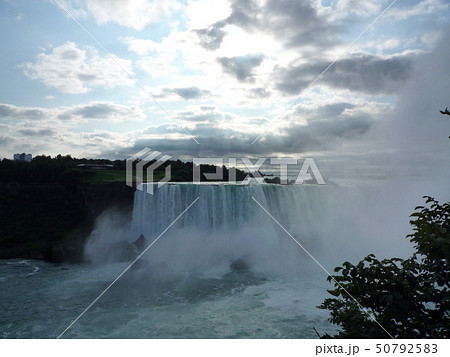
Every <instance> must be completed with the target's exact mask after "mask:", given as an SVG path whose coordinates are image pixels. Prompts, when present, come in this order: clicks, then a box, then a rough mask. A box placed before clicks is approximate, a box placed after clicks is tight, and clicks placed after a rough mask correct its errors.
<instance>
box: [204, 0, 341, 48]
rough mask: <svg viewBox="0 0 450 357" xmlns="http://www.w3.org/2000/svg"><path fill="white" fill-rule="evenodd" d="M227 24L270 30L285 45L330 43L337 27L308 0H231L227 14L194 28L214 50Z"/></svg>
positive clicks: (248, 28)
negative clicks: (217, 19) (205, 25)
mask: <svg viewBox="0 0 450 357" xmlns="http://www.w3.org/2000/svg"><path fill="white" fill-rule="evenodd" d="M231 25H233V26H237V27H239V28H242V29H245V30H246V31H248V32H256V31H258V32H263V33H267V34H270V35H271V36H272V37H273V38H275V39H277V41H281V42H283V43H284V45H285V46H286V47H304V46H311V45H313V46H317V45H327V46H334V45H336V44H337V43H338V41H337V39H336V30H337V28H338V27H337V26H336V25H335V24H332V23H331V22H330V21H328V17H327V16H324V15H322V14H320V13H319V12H318V10H317V9H316V7H315V6H313V3H312V2H311V1H308V0H299V1H291V0H266V1H257V0H233V1H232V2H231V13H230V15H229V16H228V17H226V18H225V19H223V20H220V21H217V22H216V23H214V24H212V25H210V26H208V27H206V28H203V29H197V30H195V33H196V34H197V35H198V37H199V40H200V45H201V46H203V48H205V49H208V50H217V49H218V48H219V47H220V45H221V43H222V41H223V39H224V36H225V35H226V29H227V27H228V26H231Z"/></svg>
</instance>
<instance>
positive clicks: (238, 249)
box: [85, 183, 410, 276]
mask: <svg viewBox="0 0 450 357" xmlns="http://www.w3.org/2000/svg"><path fill="white" fill-rule="evenodd" d="M146 185H149V184H144V185H142V186H141V187H140V189H141V190H136V193H135V200H134V208H133V214H132V219H131V221H130V220H128V221H123V220H121V218H120V216H117V215H115V214H114V213H111V214H105V215H104V216H103V217H101V219H100V220H99V222H98V225H97V228H96V230H94V232H93V234H92V236H91V239H90V240H89V242H88V243H87V245H86V250H85V252H86V257H87V258H88V259H89V260H90V261H92V262H94V263H95V262H96V263H102V262H103V263H104V262H114V261H117V256H118V252H117V250H118V249H119V250H120V249H121V248H120V247H121V245H118V244H117V243H118V242H121V241H127V242H129V243H131V242H133V241H135V240H136V239H137V238H138V237H139V236H140V235H143V236H144V237H145V246H148V245H149V244H150V243H151V242H152V241H153V240H154V239H155V238H156V237H157V236H158V235H160V234H161V233H162V232H163V231H164V230H165V229H166V228H167V227H169V226H170V225H171V224H172V223H173V222H174V220H175V219H176V218H177V217H178V215H180V214H181V213H182V212H183V210H185V209H186V208H187V207H188V206H189V205H190V204H191V203H192V202H194V201H195V200H196V199H197V198H198V200H197V202H195V204H194V205H192V207H191V208H190V209H189V210H188V211H187V212H186V213H185V214H184V215H182V217H180V218H179V220H178V221H177V222H176V223H175V224H174V225H173V227H171V228H170V229H168V230H167V232H165V233H164V235H163V236H162V237H161V238H160V239H159V240H158V242H157V243H156V244H154V246H152V247H151V249H149V251H148V252H146V254H145V255H144V256H143V257H142V258H143V259H144V260H146V262H147V263H148V264H149V270H151V271H152V272H154V273H155V274H157V275H159V276H164V275H171V274H175V275H176V274H186V273H191V272H200V271H201V272H207V271H209V270H216V269H219V270H224V269H227V268H228V267H229V265H230V263H231V262H232V261H234V260H236V259H243V260H245V261H246V263H247V264H248V265H249V266H250V268H251V269H252V270H254V271H264V272H277V273H287V274H291V273H293V274H297V272H298V271H301V269H303V265H304V263H305V261H310V260H311V258H310V257H309V256H308V255H307V254H306V253H305V251H304V250H303V249H302V248H301V247H300V246H299V245H297V244H296V243H295V242H294V241H293V240H292V238H291V237H290V236H289V235H288V234H287V233H286V232H285V231H283V229H282V228H280V227H279V226H278V225H277V223H276V222H274V220H273V219H272V218H271V217H270V216H269V215H268V214H267V213H266V212H264V210H263V209H262V208H261V207H259V205H258V203H259V204H260V205H261V206H262V207H264V208H265V209H266V210H267V211H268V212H269V213H270V214H271V215H272V216H273V217H274V218H275V219H276V220H277V221H278V222H279V223H280V224H281V225H282V226H283V228H284V229H286V230H287V231H288V232H289V233H290V234H291V235H292V236H293V237H294V238H295V239H296V240H297V241H298V243H300V244H301V245H302V247H303V248H304V249H305V250H307V251H308V252H309V253H310V254H312V255H313V256H314V257H316V258H317V259H318V260H319V261H320V262H322V263H323V265H324V266H326V267H327V269H333V267H334V266H336V265H337V264H340V263H342V262H343V261H344V260H349V259H352V258H354V257H357V258H362V257H364V256H365V255H367V254H369V253H370V252H374V253H376V254H379V253H380V252H382V253H383V251H384V254H385V255H388V254H389V255H390V254H392V253H396V254H397V255H399V253H402V252H403V254H405V251H406V253H408V251H407V250H408V248H406V250H405V247H407V244H404V243H405V242H403V240H404V236H405V234H406V233H407V232H408V230H407V223H408V222H407V217H408V214H409V213H410V209H409V207H408V208H405V205H404V204H403V202H402V201H399V200H393V199H391V198H390V192H389V191H387V192H381V191H380V190H378V188H377V187H374V188H372V189H367V188H365V189H364V190H362V191H361V190H359V189H353V188H342V187H336V186H318V185H293V186H286V185H270V184H268V185H245V186H244V185H228V184H201V185H198V184H189V183H186V184H183V183H173V184H171V183H169V184H166V185H164V186H162V187H159V188H158V187H157V186H156V184H154V187H153V192H154V193H153V194H148V193H147V190H146V188H147V187H146ZM257 202H258V203H257ZM392 210H395V213H394V214H393V213H392ZM402 214H404V216H405V217H404V218H402V219H403V223H404V224H399V223H398V221H401V219H400V218H399V215H402ZM392 235H395V236H397V237H398V239H397V240H395V241H394V240H392ZM383 237H384V238H383ZM383 239H386V242H389V248H388V249H387V250H386V245H385V244H384V243H383ZM380 248H381V249H380Z"/></svg>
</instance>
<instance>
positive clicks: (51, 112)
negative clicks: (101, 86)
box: [0, 102, 145, 125]
mask: <svg viewBox="0 0 450 357" xmlns="http://www.w3.org/2000/svg"><path fill="white" fill-rule="evenodd" d="M144 118H145V114H144V112H143V111H142V110H141V109H140V108H139V107H136V106H129V105H120V104H115V103H110V102H90V103H87V104H80V105H74V106H71V107H57V108H33V107H18V106H14V105H12V104H2V103H0V119H3V120H14V121H29V122H33V121H34V122H36V123H45V121H48V120H57V121H60V120H63V121H64V122H66V123H67V122H70V121H73V122H75V123H76V122H77V121H79V120H80V119H83V120H99V119H101V120H107V121H110V122H121V121H141V120H143V119H144ZM36 123H35V124H34V125H36Z"/></svg>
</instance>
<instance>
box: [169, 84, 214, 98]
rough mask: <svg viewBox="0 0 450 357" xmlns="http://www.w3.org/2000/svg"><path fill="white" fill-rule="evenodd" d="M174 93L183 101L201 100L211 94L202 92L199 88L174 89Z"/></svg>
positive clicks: (205, 91)
mask: <svg viewBox="0 0 450 357" xmlns="http://www.w3.org/2000/svg"><path fill="white" fill-rule="evenodd" d="M171 91H172V92H174V93H176V94H178V95H179V96H180V97H182V98H183V99H199V98H202V97H204V96H206V95H209V94H211V92H210V91H208V90H201V89H200V88H197V87H186V88H174V89H172V90H171Z"/></svg>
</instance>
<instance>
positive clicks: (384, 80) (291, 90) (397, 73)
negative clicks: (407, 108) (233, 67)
mask: <svg viewBox="0 0 450 357" xmlns="http://www.w3.org/2000/svg"><path fill="white" fill-rule="evenodd" d="M413 57H414V55H403V56H396V57H391V58H386V59H384V58H380V57H376V56H371V55H362V56H359V57H352V58H348V59H343V60H340V61H337V62H336V63H334V64H333V65H332V66H331V67H330V68H329V69H328V71H327V72H326V73H325V74H324V75H323V77H322V78H321V79H320V81H321V83H326V84H328V85H330V86H332V87H334V88H343V89H350V90H353V91H358V92H363V93H368V94H391V93H393V92H395V91H396V90H397V89H398V88H399V87H400V86H401V85H403V84H404V82H405V81H406V80H407V79H408V77H409V74H410V72H411V70H412V66H413ZM330 64H331V62H319V63H313V64H305V65H300V66H291V67H289V68H279V69H278V70H277V73H276V74H275V77H276V78H277V79H276V81H277V88H278V89H279V90H280V91H281V92H283V93H286V94H296V93H300V92H301V91H302V90H303V89H305V88H306V87H307V86H308V85H309V84H310V83H311V82H313V81H314V79H315V78H317V76H318V75H320V73H321V72H322V71H323V70H324V69H325V68H327V67H328V66H329V65H330Z"/></svg>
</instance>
